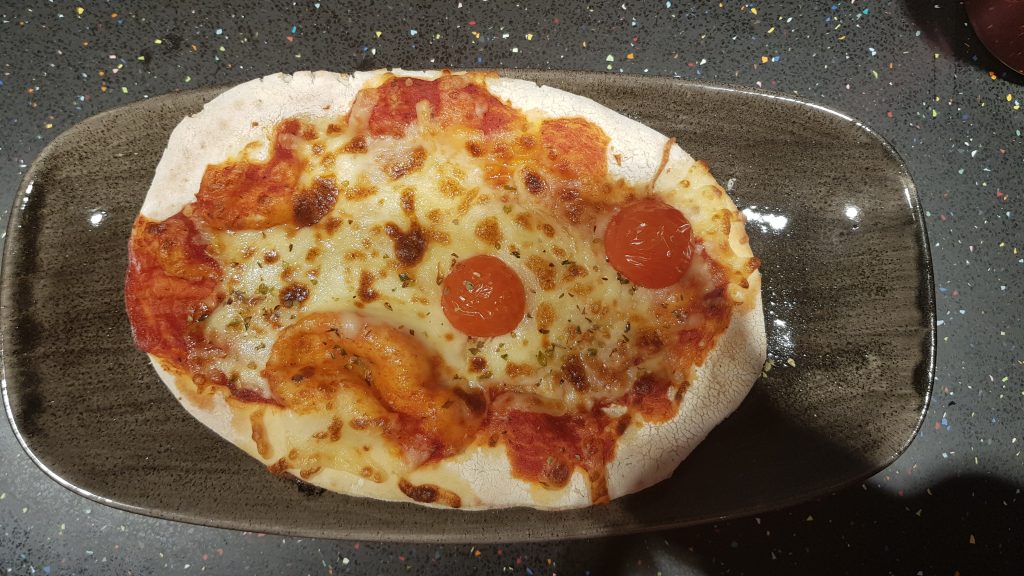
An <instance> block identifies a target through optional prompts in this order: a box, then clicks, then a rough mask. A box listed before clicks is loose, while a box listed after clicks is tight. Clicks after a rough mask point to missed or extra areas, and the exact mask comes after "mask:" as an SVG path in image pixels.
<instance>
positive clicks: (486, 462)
mask: <svg viewBox="0 0 1024 576" xmlns="http://www.w3.org/2000/svg"><path fill="white" fill-rule="evenodd" d="M385 73H386V71H374V72H365V73H361V72H357V73H355V74H353V75H351V76H349V75H344V74H337V73H333V72H298V73H296V74H294V75H285V74H275V75H272V76H267V77H265V78H260V79H256V80H252V81H250V82H246V83H244V84H241V85H239V86H236V87H234V88H232V89H230V90H228V91H226V92H224V93H223V94H221V95H220V96H218V97H217V98H215V99H214V100H212V101H211V102H209V103H208V104H207V105H206V106H205V107H204V108H203V110H202V111H201V112H199V113H197V114H196V115H194V116H191V117H188V118H186V119H184V120H183V121H182V122H181V123H180V124H179V125H178V126H177V127H176V128H175V130H174V131H173V133H172V134H171V137H170V140H169V142H168V145H167V148H166V150H165V153H164V155H163V157H162V158H161V160H160V163H159V165H158V166H157V169H156V173H155V175H154V179H153V182H152V185H151V186H150V189H149V192H148V193H147V196H146V199H145V201H144V203H143V206H142V209H141V213H142V214H143V215H144V216H146V217H147V218H150V219H153V220H163V219H165V218H167V217H170V216H172V215H174V214H175V213H177V212H178V211H179V210H181V208H182V207H183V206H185V205H186V204H188V203H190V202H192V201H193V200H195V197H196V194H197V193H198V190H199V186H200V182H201V181H202V177H203V173H204V171H205V169H206V166H207V165H208V164H215V163H220V162H223V161H225V160H227V159H228V158H229V157H231V156H232V155H234V154H237V153H238V151H239V150H241V149H242V148H244V147H245V145H246V144H248V143H250V142H253V141H263V140H266V136H267V133H268V130H270V129H271V128H272V127H273V126H274V125H275V124H276V123H277V122H279V121H281V120H283V119H285V118H288V117H292V116H297V115H298V116H307V117H313V118H317V117H324V116H338V115H342V114H345V113H346V112H347V109H348V106H349V104H350V103H351V102H352V100H353V98H354V97H355V95H356V93H357V92H358V91H359V90H360V89H361V88H363V87H364V86H366V85H367V84H370V85H372V84H373V83H376V82H379V81H381V80H382V78H383V77H384V74H385ZM394 73H395V74H396V75H407V76H417V77H421V78H427V79H431V78H436V77H437V76H439V75H440V72H437V71H425V72H406V71H400V70H395V71H394ZM487 85H488V88H489V90H490V91H491V92H492V93H493V94H494V95H496V96H498V97H499V98H502V99H503V100H506V101H508V102H509V103H510V104H511V105H512V106H514V107H516V108H519V109H520V110H523V111H525V112H527V113H529V112H530V111H531V110H534V111H539V112H541V113H543V114H545V115H548V116H582V117H584V118H586V119H587V120H589V121H591V122H593V123H595V124H597V125H598V126H599V127H601V128H602V129H603V130H604V132H605V133H606V134H607V135H608V136H609V138H610V139H611V142H610V144H609V152H608V153H609V172H610V174H611V175H612V176H613V177H615V176H618V177H622V178H624V179H626V180H627V181H630V182H633V183H647V182H649V181H650V180H651V179H652V178H654V176H655V175H656V174H657V172H658V168H659V165H660V161H661V159H662V152H663V150H664V147H665V145H666V144H667V142H668V138H667V137H665V136H664V135H662V134H659V133H658V132H656V131H654V130H652V129H651V128H649V127H647V126H644V125H643V124H640V123H638V122H636V121H634V120H631V119H629V118H626V117H625V116H622V115H620V114H618V113H616V112H614V111H612V110H609V109H608V108H606V107H604V106H602V105H600V104H598V103H596V102H594V101H592V100H590V99H588V98H584V97H582V96H578V95H575V94H571V93H568V92H565V91H562V90H558V89H556V88H551V87H548V86H540V87H538V85H536V84H534V83H533V82H529V81H524V80H516V79H509V78H489V79H488V80H487ZM265 152H266V151H265V150H264V151H262V152H260V151H258V152H257V153H256V154H255V156H254V157H255V158H257V159H258V158H260V157H261V156H260V154H265ZM679 178H687V179H689V180H693V182H692V185H693V186H694V187H701V186H704V187H711V188H715V187H717V189H718V190H719V191H720V190H721V188H720V187H718V185H717V183H716V182H715V181H714V179H713V177H711V175H710V174H709V173H708V171H707V169H706V166H703V165H702V163H695V162H694V160H693V158H691V157H690V155H688V154H687V153H686V152H684V151H683V150H682V148H680V147H679V146H678V145H677V144H673V145H672V147H671V149H670V154H669V161H668V165H667V167H666V169H665V171H664V172H663V173H662V175H661V176H660V177H659V180H658V184H659V185H658V186H657V187H656V189H659V190H660V189H662V188H665V189H671V188H672V187H673V186H675V182H674V181H673V179H675V180H678V179H679ZM716 193H717V192H716ZM719 194H720V196H723V197H724V198H722V199H721V203H720V204H719V206H721V205H725V206H727V207H728V208H729V210H730V212H731V213H733V214H734V215H735V216H736V221H738V222H739V223H740V224H739V225H738V226H737V225H734V226H733V227H732V229H731V230H730V237H729V248H731V252H732V254H731V255H732V256H733V257H737V258H744V259H748V258H750V257H751V256H752V253H751V252H750V248H749V245H748V244H747V237H746V233H745V231H744V230H743V226H742V217H741V216H739V213H738V212H737V210H736V207H735V205H734V204H733V203H732V201H731V200H730V199H729V198H728V197H727V196H725V195H724V192H721V193H719ZM692 209H694V210H699V208H692ZM683 212H684V214H686V215H687V217H688V219H689V218H691V217H692V216H693V215H692V214H691V213H690V212H688V211H687V210H686V209H683ZM722 249H723V248H721V247H713V246H708V251H709V252H710V253H711V254H712V256H713V257H717V256H718V254H716V253H715V252H716V251H721V250H722ZM748 281H749V282H750V289H749V290H748V293H749V294H752V295H753V298H750V299H748V300H747V301H746V302H744V303H743V304H742V305H738V306H736V307H735V308H734V310H733V316H732V318H731V320H730V324H729V328H728V329H727V330H726V331H725V333H723V334H722V335H720V337H719V338H718V340H717V342H716V345H715V348H714V349H713V350H712V352H711V353H710V355H709V356H708V358H707V360H706V361H705V363H704V365H703V366H700V367H698V368H697V370H696V378H695V379H694V381H693V382H692V383H691V384H690V386H689V388H688V389H687V392H686V394H685V396H684V399H683V402H682V404H681V406H680V409H679V411H678V413H677V414H676V416H675V417H673V418H672V419H671V420H669V421H668V422H666V423H662V424H657V425H654V424H649V423H645V424H643V425H642V426H634V427H631V428H630V430H628V431H627V432H626V434H625V435H624V436H623V437H622V438H620V439H619V443H618V446H617V451H616V458H615V460H614V461H613V462H612V463H611V464H609V466H608V490H609V496H610V497H612V498H616V497H619V496H623V495H625V494H630V493H633V492H636V491H638V490H642V489H644V488H646V487H648V486H651V485H653V484H656V483H658V482H660V481H662V480H664V479H666V478H668V477H669V476H671V474H672V472H673V471H674V470H675V468H676V467H677V466H678V465H679V463H680V462H681V461H682V460H683V459H684V458H686V456H688V455H689V454H690V452H691V451H692V450H693V449H694V448H695V447H696V446H697V445H698V444H699V443H700V442H701V441H702V440H703V439H704V438H705V437H706V436H707V434H708V433H709V432H710V431H711V430H712V429H713V428H714V427H715V426H716V425H717V424H718V423H719V422H721V421H722V420H723V419H724V418H725V417H727V416H728V415H729V414H731V413H732V412H733V411H734V410H735V409H736V407H737V406H738V405H739V404H740V402H741V401H742V399H743V398H744V397H745V396H746V394H747V392H748V391H749V390H750V388H751V386H752V385H753V383H754V381H755V380H756V379H757V377H758V376H759V374H760V371H761V367H762V365H763V363H764V360H765V355H766V338H765V327H764V314H763V310H762V304H761V295H760V275H759V273H758V272H754V273H752V274H751V276H750V277H749V278H748ZM150 358H151V360H152V361H153V365H154V367H155V368H156V371H157V373H158V375H159V376H160V378H161V380H162V381H163V382H164V383H165V384H166V385H167V387H168V388H169V389H170V390H171V392H172V393H173V394H174V396H175V398H176V399H177V400H178V401H179V402H180V403H181V404H182V405H183V406H184V407H185V408H186V410H188V412H189V413H190V414H192V416H193V417H195V418H196V419H197V420H199V421H200V422H202V423H203V424H205V425H206V426H207V427H209V428H210V429H211V430H213V431H214V432H216V433H217V434H218V435H220V436H221V437H223V438H225V439H226V440H228V441H229V442H231V443H233V444H235V445H236V446H238V447H239V448H241V449H242V450H244V451H245V452H247V453H248V454H249V455H250V456H252V457H254V458H256V459H258V460H260V461H261V462H263V463H264V464H267V465H271V464H273V463H274V462H276V461H277V459H278V455H277V454H269V455H261V454H260V451H259V447H258V446H257V442H256V441H254V439H253V429H252V418H251V417H252V415H253V413H255V412H256V411H258V410H260V409H262V407H261V406H258V405H251V404H244V403H240V402H236V401H234V400H232V399H228V398H227V394H226V393H225V391H224V390H223V389H218V390H216V391H215V392H213V393H208V394H203V395H200V394H196V393H195V392H194V385H193V384H192V382H191V379H190V378H189V377H188V376H187V375H184V374H175V373H173V372H170V371H168V370H166V369H164V368H163V366H162V364H161V362H160V360H159V359H158V358H156V357H155V356H152V355H151V356H150ZM289 472H291V473H293V474H296V475H298V473H299V471H298V470H289ZM399 478H405V479H406V480H408V481H410V482H412V483H414V484H424V483H429V484H435V485H438V486H442V487H444V488H445V489H447V490H450V491H452V492H454V493H456V494H458V495H459V497H460V499H461V504H462V508H463V509H485V508H501V507H511V506H530V507H534V508H544V509H567V508H578V507H583V506H589V505H591V503H592V499H591V495H590V490H589V487H588V483H587V480H586V477H585V475H584V474H583V473H582V472H581V471H580V470H576V471H575V472H574V474H573V476H572V478H571V480H570V482H569V484H568V485H567V486H566V487H564V488H563V489H561V490H548V489H544V488H541V487H539V486H536V485H534V484H532V483H529V482H525V481H521V480H517V479H515V478H513V477H512V476H511V465H510V463H509V461H508V458H507V456H506V454H505V451H504V448H502V447H500V446H499V447H495V448H487V447H477V448H472V449H469V450H467V451H466V452H465V453H463V454H461V455H459V456H458V457H455V458H450V459H448V460H445V461H444V462H442V463H440V464H439V465H433V466H426V467H422V468H420V469H417V470H414V471H411V472H406V471H402V470H394V469H393V470H389V471H388V474H387V480H386V481H384V482H381V483H378V482H372V481H369V480H367V479H366V478H365V477H363V476H361V475H359V474H356V473H353V472H349V471H345V470H340V469H331V468H325V469H324V470H322V471H321V472H319V473H317V474H315V475H313V476H312V477H311V478H309V479H308V480H307V481H308V482H310V483H313V484H316V485H319V486H321V487H324V488H327V489H329V490H332V491H335V492H340V493H343V494H349V495H352V496H365V497H372V498H377V499H382V500H394V501H400V502H409V501H410V499H409V497H408V496H406V495H405V494H404V493H403V492H402V491H401V490H400V489H399V487H398V480H399ZM428 505H431V504H428Z"/></svg>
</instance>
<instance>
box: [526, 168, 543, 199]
mask: <svg viewBox="0 0 1024 576" xmlns="http://www.w3.org/2000/svg"><path fill="white" fill-rule="evenodd" d="M523 184H525V185H526V189H527V190H529V191H530V194H543V193H544V192H547V190H548V183H547V182H546V181H545V180H544V178H543V177H542V176H541V175H540V174H537V173H536V172H534V171H533V170H523Z"/></svg>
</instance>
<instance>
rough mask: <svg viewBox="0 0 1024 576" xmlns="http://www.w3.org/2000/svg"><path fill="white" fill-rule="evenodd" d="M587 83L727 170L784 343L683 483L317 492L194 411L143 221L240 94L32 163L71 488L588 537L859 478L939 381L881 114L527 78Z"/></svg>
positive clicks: (25, 401)
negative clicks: (164, 351)
mask: <svg viewBox="0 0 1024 576" xmlns="http://www.w3.org/2000/svg"><path fill="white" fill-rule="evenodd" d="M509 75H513V76H520V77H524V78H529V79H533V80H537V81H539V82H542V83H545V84H550V85H553V86H557V87H559V88H564V89H567V90H571V91H573V92H577V93H580V94H583V95H586V96H589V97H591V98H593V99H595V100H597V101H599V102H602V103H604V104H605V105H607V106H609V107H611V108H613V109H615V110H618V111H619V112H622V113H623V114H626V115H627V116H631V117H633V118H636V119H638V120H639V121H641V122H643V123H645V124H647V125H649V126H652V127H653V128H655V129H657V130H660V131H661V132H664V133H665V134H669V135H671V136H675V137H676V138H677V139H678V140H679V141H680V143H681V144H682V146H683V148H684V149H686V150H688V151H689V152H691V153H692V154H693V155H694V156H695V157H697V158H704V159H707V161H708V162H709V163H710V165H711V168H712V171H713V172H714V173H715V175H716V176H717V177H718V178H719V180H720V181H721V182H722V183H723V184H727V185H728V187H729V188H730V190H731V193H732V195H733V197H734V198H735V199H736V203H737V204H738V205H739V206H740V207H741V208H743V209H744V210H745V212H746V214H747V216H748V219H749V220H750V224H749V230H750V233H751V244H752V245H753V247H754V251H755V253H756V254H757V255H758V256H760V257H761V259H762V260H763V261H764V267H763V268H762V270H763V272H764V298H765V305H766V313H767V325H768V336H769V357H770V358H771V359H772V360H773V362H774V364H775V368H773V369H772V370H771V371H770V373H769V374H768V375H767V376H766V377H763V378H761V380H760V381H758V382H757V384H756V385H755V386H754V389H753V391H752V392H751V394H750V396H749V397H748V398H747V399H746V401H745V402H744V403H743V405H742V406H741V407H740V408H739V410H738V411H737V412H736V413H735V414H733V415H732V416H731V417H730V418H728V419H727V420H726V421H725V422H724V423H723V424H722V425H721V426H719V427H718V428H717V429H716V430H714V432H712V434H711V435H710V436H709V437H708V439H707V440H706V441H705V442H704V443H703V444H701V445H700V446H699V447H698V448H697V450H696V451H695V452H694V453H693V455H692V456H690V458H689V459H688V460H686V461H685V462H684V463H683V465H682V466H681V467H680V468H679V469H678V470H677V471H676V473H675V475H674V476H673V477H672V478H671V479H670V480H667V481H665V482H663V483H661V484H659V485H657V486H655V487H653V488H651V489H648V490H646V491H644V492H641V493H640V494H636V495H633V496H629V497H626V498H622V499H619V500H616V501H615V502H612V503H611V504H610V505H607V506H597V507H592V508H589V509H584V510H578V511H572V512H558V513H552V512H546V513H545V512H537V511H533V510H526V509H513V510H498V511H490V512H460V511H444V510H431V509H426V508H420V507H417V506H414V505H411V504H393V503H382V502H377V501H373V500H365V499H357V498H350V497H346V496H341V495H337V494H333V493H324V492H321V491H319V490H311V489H308V487H302V486H299V487H297V485H296V484H294V483H291V482H289V481H287V480H282V479H279V478H277V477H274V476H272V475H271V474H268V473H267V472H266V470H265V469H264V468H263V467H262V466H260V464H259V463H257V462H256V461H255V460H253V459H252V458H250V457H248V456H246V455H245V454H244V453H242V452H241V451H240V450H238V449H236V448H235V447H234V446H232V445H231V444H228V443H227V442H224V441H223V440H221V439H220V438H219V437H217V436H216V435H215V434H214V433H213V432H211V431H210V430H207V429H206V428H205V427H203V426H202V425H201V424H199V423H198V422H197V421H195V420H193V419H192V417H191V416H189V415H188V414H187V413H186V412H185V410H184V409H182V408H181V407H180V406H179V405H178V403H177V402H176V401H175V400H174V398H173V397H172V396H171V394H170V393H169V392H168V391H167V389H166V388H165V387H164V385H163V384H161V382H160V380H159V379H158V378H157V376H156V374H154V372H153V370H152V368H151V367H150V366H149V362H148V361H147V359H146V357H145V356H144V355H143V354H142V353H140V352H138V351H137V350H136V349H135V348H134V347H133V346H132V340H131V336H130V333H129V328H128V321H127V318H126V317H125V313H124V312H123V305H122V283H123V278H124V271H125V265H126V245H127V238H128V233H129V230H130V228H131V224H132V220H133V219H134V218H135V215H136V213H137V212H138V209H139V206H140V205H141V203H142V198H143V196H144V194H145V192H146V190H147V188H148V186H149V181H150V179H151V178H152V176H153V170H154V168H155V166H156V164H157V161H158V160H159V158H160V154H161V153H162V151H163V148H164V145H165V143H166V142H167V137H168V135H169V134H170V131H171V129H172V128H173V127H174V126H175V124H177V123H178V121H179V120H181V119H182V118H183V117H184V116H185V115H187V114H191V113H194V112H196V111H198V110H199V109H200V108H201V107H202V105H203V103H204V102H207V101H208V100H210V99H211V98H213V97H214V96H216V95H217V94H218V93H219V92H220V91H221V89H205V90H198V91H192V92H183V93H179V94H171V95H168V96H163V97H160V98H154V99H151V100H148V101H144V102H140V103H137V104H132V105H130V106H126V107H124V108H119V109H116V110H112V111H110V112H106V113H104V114H100V115H98V116H95V117H93V118H90V119H88V120H86V121H85V122H82V123H81V124H79V125H77V126H75V127H74V128H72V129H71V130H69V131H67V132H65V133H64V134H62V135H61V136H60V137H58V138H57V139H56V140H55V141H54V142H53V143H52V144H51V145H50V146H49V147H48V148H46V150H45V151H44V152H43V153H42V154H41V155H40V156H39V158H38V159H37V160H36V161H35V163H34V164H33V166H32V168H31V170H30V171H29V173H28V176H26V178H25V183H24V184H23V186H22V189H21V191H20V192H19V194H18V196H17V198H16V199H15V204H14V208H13V210H12V212H11V220H10V226H9V228H8V232H7V243H6V246H5V253H4V260H3V274H2V289H3V290H2V310H0V312H2V313H0V319H2V322H3V340H2V345H3V362H4V370H5V372H4V376H5V382H4V400H5V402H6V407H7V413H8V416H9V417H10V419H11V423H12V425H13V426H14V430H15V433H16V434H17V436H18V438H19V440H20V441H21V443H22V445H23V446H24V448H25V450H26V451H27V452H28V453H29V455H30V456H31V457H32V458H33V460H35V462H36V463H37V464H38V465H39V466H40V467H41V468H42V469H43V470H45V471H46V473H47V474H49V475H50V476H51V477H53V478H54V479H55V480H56V481H57V482H60V483H61V484H63V485H64V486H66V487H67V488H69V489H71V490H73V491H75V492H77V493H79V494H81V495H83V496H86V497H88V498H92V499H94V500H97V501H99V502H102V503H104V504H108V505H111V506H115V507H117V508H122V509H125V510H130V511H133V512H139V513H142V514H148V515H151V516H157V517H162V518H169V519H173V520H182V521H186V522H194V523H198V524H208V525H212V526H221V527H228V528H236V529H243V530H254V531H262V532H275V533H282V534H295V535H303V536H319V537H332V538H359V539H374V540H408V541H430V542H451V541H473V542H487V541H512V540H545V539H556V538H558V539H561V538H580V537H585V536H595V535H603V534H618V533H627V532H637V531H643V530H656V529H661V528H668V527H674V526H685V525H690V524H697V523H701V522H707V521H711V520H718V519H723V518H730V517H736V516H742V515H748V514H753V513H756V512H761V511H765V510H769V509H773V508H779V507H783V506H786V505H790V504H793V503H796V502H799V501H802V500H806V499H809V498H812V497H814V496H818V495H821V494H825V493H828V492H831V491H834V490H836V489H838V488H841V487H843V486H845V485H847V484H850V483H852V482H856V481H859V480H861V479H863V478H865V477H867V476H869V475H871V474H873V473H874V472H876V471H878V470H880V469H881V468H883V467H885V466H886V465H888V464H889V463H890V462H892V461H893V460H894V459H895V458H896V457H897V456H898V455H899V454H900V452H902V451H903V449H904V448H906V446H907V445H908V444H909V443H910V441H911V439H912V438H913V437H914V435H915V433H916V432H917V429H918V427H919V425H920V423H921V420H922V417H923V411H924V409H925V406H926V405H927V400H928V396H929V393H930V389H931V381H932V372H933V363H934V350H935V330H934V316H935V312H934V307H935V305H934V294H933V290H932V277H931V262H930V256H929V253H928V244H927V241H926V239H925V231H924V224H923V220H922V217H921V209H920V207H919V205H918V199H917V193H916V191H915V189H914V184H913V182H912V181H911V179H910V177H909V175H908V174H907V170H906V167H905V166H904V165H903V162H902V161H901V160H900V158H899V156H898V155H897V154H896V153H895V151H893V149H892V148H891V147H890V146H889V145H888V144H887V143H886V142H885V141H884V140H882V139H881V138H880V137H878V136H877V135H876V134H875V133H873V132H871V131H870V130H869V129H867V128H866V127H865V126H864V125H862V124H860V123H859V122H857V121H855V120H853V119H851V118H849V117H847V116H844V115H842V114H840V113H837V112H834V111H831V110H828V109H826V108H822V107H820V106H817V105H813V104H809V103H807V102H802V101H799V100H794V99H791V98H787V97H782V96H777V95H772V94H767V93H761V92H750V91H746V90H738V89H732V88H725V87H717V86H710V85H704V84H693V83H687V82H681V81H676V80H671V79H666V78H650V77H629V76H610V75H601V74H585V73H570V72H524V71H519V72H510V73H509Z"/></svg>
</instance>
